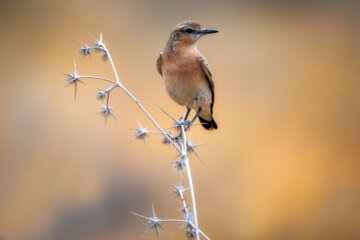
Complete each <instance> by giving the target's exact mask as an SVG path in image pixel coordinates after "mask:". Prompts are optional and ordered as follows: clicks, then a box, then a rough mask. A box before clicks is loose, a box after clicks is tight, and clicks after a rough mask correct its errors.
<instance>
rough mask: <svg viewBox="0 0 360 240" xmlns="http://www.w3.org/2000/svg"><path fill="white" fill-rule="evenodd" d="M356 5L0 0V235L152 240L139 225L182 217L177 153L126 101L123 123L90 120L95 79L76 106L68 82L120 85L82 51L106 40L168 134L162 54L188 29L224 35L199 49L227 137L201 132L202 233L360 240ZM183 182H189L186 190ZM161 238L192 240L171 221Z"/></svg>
mask: <svg viewBox="0 0 360 240" xmlns="http://www.w3.org/2000/svg"><path fill="white" fill-rule="evenodd" d="M359 10H360V4H359V1H320V0H319V1H281V0H278V1H265V0H257V1H225V0H224V1H215V0H214V1H203V0H195V1H189V0H184V1H169V0H168V1H164V0H154V1H148V0H121V1H120V0H117V1H114V0H112V1H111V0H105V1H96V0H86V1H85V0H79V1H69V0H65V1H45V0H43V1H41V0H33V1H21V0H13V1H1V7H0V37H1V45H0V48H1V57H0V98H1V101H0V106H1V113H0V114H1V115H0V116H1V118H0V123H1V125H0V239H1V240H25V239H26V240H60V239H61V240H67V239H75V240H77V239H79V240H82V239H86V240H92V239H104V240H112V239H139V238H140V239H141V238H142V239H153V238H154V235H153V233H152V232H151V231H150V232H149V233H147V234H145V235H143V236H142V233H143V232H144V231H145V229H146V226H145V225H144V224H143V223H142V222H141V221H139V220H138V219H137V218H135V217H134V216H132V215H131V214H130V212H131V211H135V212H138V213H141V214H144V215H151V206H152V204H154V206H155V209H156V211H157V215H158V216H159V217H161V218H181V217H182V215H181V214H180V212H179V211H178V210H177V209H178V208H179V207H180V202H179V201H178V200H177V199H173V195H172V187H171V183H178V182H179V181H181V180H182V175H181V174H179V173H177V172H176V171H174V170H173V169H172V165H171V162H172V161H173V160H174V159H175V157H176V152H175V151H174V150H173V149H172V148H171V147H169V146H164V145H162V144H161V138H160V137H159V136H151V137H150V138H148V139H146V142H145V144H144V143H143V142H141V141H131V139H132V137H133V134H134V132H133V131H132V130H130V129H131V128H136V127H137V122H136V121H137V120H138V121H140V122H141V123H142V125H143V126H145V127H147V128H148V129H154V128H153V126H152V124H151V123H150V122H149V121H148V120H147V119H146V117H145V116H144V114H143V113H142V112H141V111H140V110H139V109H138V108H137V107H136V105H135V104H134V103H133V102H131V100H130V99H129V98H128V97H127V96H126V95H125V94H124V93H123V92H120V91H117V92H116V93H115V94H113V95H112V97H111V104H112V105H114V106H115V109H114V113H115V115H116V117H117V120H116V121H115V120H113V119H110V120H109V121H108V123H107V125H106V126H105V127H104V119H103V118H102V117H101V116H100V115H99V114H96V113H97V112H98V111H99V110H100V104H99V101H98V100H97V99H95V93H96V91H97V90H98V89H104V88H106V87H107V84H104V83H102V82H100V83H99V82H96V81H94V80H86V83H85V84H84V85H82V84H80V85H79V90H78V95H77V100H76V102H75V103H74V96H73V94H74V88H73V86H70V87H68V88H66V89H64V90H63V91H61V92H59V93H56V94H54V93H55V92H56V91H57V90H58V89H59V88H61V87H62V86H63V85H65V83H66V79H65V78H64V76H63V75H61V74H59V72H58V70H61V71H64V72H71V71H73V59H74V56H75V58H76V61H77V64H78V71H79V73H80V74H83V75H98V76H104V77H108V78H114V77H113V74H112V71H111V67H110V65H109V63H108V62H104V61H102V60H101V58H100V56H98V55H92V56H91V57H86V58H84V57H82V56H80V55H79V51H78V49H79V48H80V46H81V45H82V44H84V43H88V44H92V42H93V39H92V38H91V37H90V36H89V35H91V36H95V37H97V36H98V35H99V33H100V32H102V33H103V35H104V39H105V42H106V43H107V44H108V45H109V46H110V49H111V52H112V55H113V58H114V61H115V64H116V67H117V68H118V71H119V74H120V78H121V79H122V81H123V83H124V84H125V85H126V86H127V87H128V89H129V90H130V91H132V92H133V93H134V94H135V95H136V96H137V98H138V99H139V100H140V101H141V102H142V103H143V105H144V106H145V107H146V108H147V109H148V111H149V112H150V113H151V114H152V115H153V117H155V118H156V119H157V120H158V122H159V123H160V125H161V126H164V127H169V126H170V125H172V121H171V120H170V119H169V118H167V117H166V116H165V115H164V114H163V113H162V112H161V111H160V110H159V108H158V107H157V105H160V106H161V107H162V108H164V109H166V110H167V111H168V112H169V113H170V114H172V115H173V116H176V117H180V116H181V115H182V113H183V108H182V107H180V106H178V105H177V104H175V103H174V102H172V101H171V100H170V98H169V97H168V96H167V94H166V92H165V90H164V87H163V82H162V79H161V77H160V75H159V74H158V73H157V71H156V67H155V63H156V58H157V56H158V54H159V52H160V51H162V50H163V47H164V46H165V43H166V41H167V38H168V36H169V33H170V31H171V29H172V28H173V27H174V26H175V25H176V24H177V23H178V22H180V21H183V20H187V19H192V20H196V21H199V22H200V23H202V24H203V25H205V26H206V27H208V28H213V29H218V30H220V33H219V34H216V35H211V36H207V37H204V39H202V40H201V41H200V43H199V49H200V50H201V51H202V52H203V53H204V55H205V56H206V57H207V59H208V61H209V64H210V67H211V70H212V73H213V76H214V80H215V90H216V102H215V108H214V112H215V119H216V121H217V123H218V125H219V129H218V130H217V131H212V132H207V131H204V130H203V129H201V128H197V129H196V130H194V131H193V133H192V140H193V141H194V142H195V143H206V145H204V146H202V147H199V148H198V153H199V155H200V157H201V161H200V160H198V159H197V158H196V157H192V159H191V166H192V169H193V178H194V181H195V191H196V193H197V204H198V210H199V221H200V227H201V229H202V230H203V231H204V232H206V233H207V234H208V235H209V236H210V237H211V238H212V239H243V240H262V239H299V240H303V239H305V240H307V239H309V240H311V239H342V240H343V239H346V240H347V239H351V240H352V239H360V207H359V202H360V162H359V160H360V159H359V153H360V125H359V122H360V94H359V91H360V81H359V80H360V79H359V76H360V67H359V66H360V29H359V23H360V21H359V20H360V11H359ZM183 182H186V181H185V179H183ZM164 228H165V231H162V232H161V233H160V237H161V239H184V238H185V237H184V233H183V232H182V231H181V230H179V229H178V226H177V225H172V224H167V225H164Z"/></svg>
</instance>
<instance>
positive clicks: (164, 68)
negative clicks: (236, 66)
mask: <svg viewBox="0 0 360 240" xmlns="http://www.w3.org/2000/svg"><path fill="white" fill-rule="evenodd" d="M217 32H218V31H217V30H209V29H207V28H204V27H202V26H201V25H200V24H199V23H197V22H194V21H184V22H181V23H179V24H178V25H176V26H175V28H174V29H173V30H172V32H171V34H170V37H169V39H168V41H167V43H166V46H165V49H164V51H163V52H161V53H160V55H159V57H158V59H157V69H158V71H159V73H160V75H161V76H162V77H163V78H164V82H165V89H166V91H167V93H168V94H169V96H170V97H171V98H172V99H173V100H174V101H175V102H176V103H178V104H180V105H182V106H186V108H187V113H186V116H185V120H187V117H188V115H189V113H190V111H191V109H193V110H195V111H196V115H195V117H194V118H193V120H192V121H191V122H190V124H192V123H193V122H194V121H195V119H196V118H197V117H199V120H200V122H201V124H202V126H203V127H204V128H205V129H207V130H211V129H217V124H216V122H215V120H214V118H213V106H214V82H213V79H212V75H211V73H210V70H209V65H208V63H207V61H206V59H205V57H204V56H203V55H202V54H201V52H200V51H199V50H198V48H197V41H198V40H199V39H200V38H201V37H202V36H204V35H207V34H211V33H217Z"/></svg>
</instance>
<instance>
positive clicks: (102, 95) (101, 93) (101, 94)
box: [96, 91, 106, 100]
mask: <svg viewBox="0 0 360 240" xmlns="http://www.w3.org/2000/svg"><path fill="white" fill-rule="evenodd" d="M105 96H106V91H98V92H97V93H96V98H97V99H99V100H102V99H104V98H105Z"/></svg>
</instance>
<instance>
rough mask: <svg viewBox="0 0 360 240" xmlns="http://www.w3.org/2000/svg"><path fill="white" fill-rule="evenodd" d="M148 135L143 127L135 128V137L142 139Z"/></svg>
mask: <svg viewBox="0 0 360 240" xmlns="http://www.w3.org/2000/svg"><path fill="white" fill-rule="evenodd" d="M147 136H148V132H147V131H146V129H145V128H138V129H136V133H135V138H136V139H139V140H144V139H145V138H146V137H147Z"/></svg>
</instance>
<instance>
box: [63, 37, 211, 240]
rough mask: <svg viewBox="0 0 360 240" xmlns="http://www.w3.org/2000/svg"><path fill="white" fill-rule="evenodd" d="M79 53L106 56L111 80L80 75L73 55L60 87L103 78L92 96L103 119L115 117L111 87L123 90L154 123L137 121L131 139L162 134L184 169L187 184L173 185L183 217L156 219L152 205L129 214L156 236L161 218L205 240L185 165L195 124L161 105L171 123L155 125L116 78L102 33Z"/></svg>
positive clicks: (177, 166)
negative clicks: (71, 68) (148, 213)
mask: <svg viewBox="0 0 360 240" xmlns="http://www.w3.org/2000/svg"><path fill="white" fill-rule="evenodd" d="M80 53H81V55H83V56H88V55H91V54H92V53H100V54H101V57H102V59H103V60H105V61H106V60H108V61H109V62H110V64H111V66H112V70H113V72H114V75H115V81H114V80H111V79H107V78H103V77H97V76H88V75H80V74H79V73H78V72H77V68H76V63H75V59H74V71H73V72H72V73H63V72H61V73H62V74H64V75H65V76H66V77H67V78H66V80H67V83H66V84H65V85H64V86H63V87H62V88H61V89H63V88H65V87H67V86H69V85H74V88H75V95H74V97H75V99H76V92H77V88H78V83H83V80H85V79H98V80H101V81H105V82H108V83H110V86H109V87H108V88H106V89H104V90H100V91H98V92H97V93H96V98H97V99H99V100H103V101H104V102H105V104H101V110H100V112H99V113H100V114H102V115H103V117H104V118H105V123H106V121H107V119H108V118H109V117H113V118H114V119H115V115H114V113H113V108H114V107H112V106H110V105H109V99H110V94H111V92H112V91H113V90H115V89H117V88H120V89H121V90H123V91H124V92H125V93H126V94H127V95H128V96H129V97H130V98H131V99H132V100H133V101H134V102H135V103H136V105H137V106H138V107H139V108H140V109H141V110H142V111H143V112H144V113H145V115H146V116H147V117H148V118H149V119H150V121H151V122H152V123H153V124H154V125H155V127H156V128H157V130H158V131H150V130H147V129H146V128H143V127H142V126H141V124H140V123H139V122H138V125H139V127H138V128H136V129H133V130H135V136H134V138H133V139H139V140H145V138H146V137H147V136H148V135H150V134H161V135H162V136H163V139H162V143H163V144H171V145H172V146H173V147H174V148H175V149H176V150H177V152H178V153H179V158H178V160H176V161H175V162H174V163H173V165H174V168H175V169H176V170H178V171H184V172H185V171H186V176H187V182H188V184H189V186H188V187H184V186H183V185H182V183H180V184H179V185H173V187H174V195H175V197H177V198H179V199H180V201H181V204H182V206H181V208H180V210H181V212H182V213H183V214H184V218H183V219H160V218H158V217H157V216H156V214H155V210H154V206H153V207H152V212H153V215H152V216H151V217H146V216H143V215H140V214H138V213H135V212H132V214H133V215H135V216H137V217H139V218H141V219H143V220H145V221H146V222H147V224H148V228H147V230H146V232H147V231H149V230H154V231H155V234H156V237H157V238H159V228H162V226H161V224H162V223H165V222H175V223H180V224H182V225H181V228H182V229H184V231H185V234H186V237H187V239H191V238H194V239H196V240H200V236H202V237H204V238H205V239H207V240H210V238H209V237H208V236H206V235H205V233H203V232H202V231H201V230H200V229H199V227H198V226H199V224H198V218H197V209H196V201H195V192H194V185H193V181H192V176H191V170H190V165H189V158H188V155H189V154H191V153H194V154H195V155H196V156H197V157H199V156H198V154H197V152H196V147H197V146H200V144H195V143H193V142H192V141H191V131H190V130H191V126H193V125H196V124H190V123H189V121H186V120H184V116H185V112H184V116H183V117H182V118H180V119H179V120H178V119H175V118H174V117H172V116H171V115H170V114H168V113H167V112H165V111H164V110H163V109H161V110H162V111H163V112H164V113H165V114H166V115H167V116H168V117H170V118H171V119H172V120H173V121H174V126H172V127H170V128H166V129H163V128H161V127H160V126H159V124H158V123H157V122H156V121H155V120H154V119H153V118H152V117H151V115H150V114H149V113H148V112H147V111H146V109H145V108H144V107H143V106H142V104H141V103H140V102H139V101H138V100H137V99H136V98H135V97H134V95H132V93H131V92H130V91H129V90H128V89H127V88H125V86H124V85H123V83H122V82H121V81H120V79H119V76H118V73H117V71H116V68H115V65H114V62H113V59H112V57H111V54H110V52H109V49H108V48H107V46H106V44H105V43H104V42H103V38H102V34H100V39H96V40H95V42H94V44H93V46H91V47H90V46H88V45H83V46H82V47H81V48H80ZM171 130H174V131H176V132H177V135H175V136H173V135H172V133H171ZM165 131H170V132H169V133H165ZM187 131H189V136H188V138H187V136H186V132H187ZM187 191H190V195H191V206H190V205H188V204H187V202H186V198H185V194H186V192H187Z"/></svg>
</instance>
